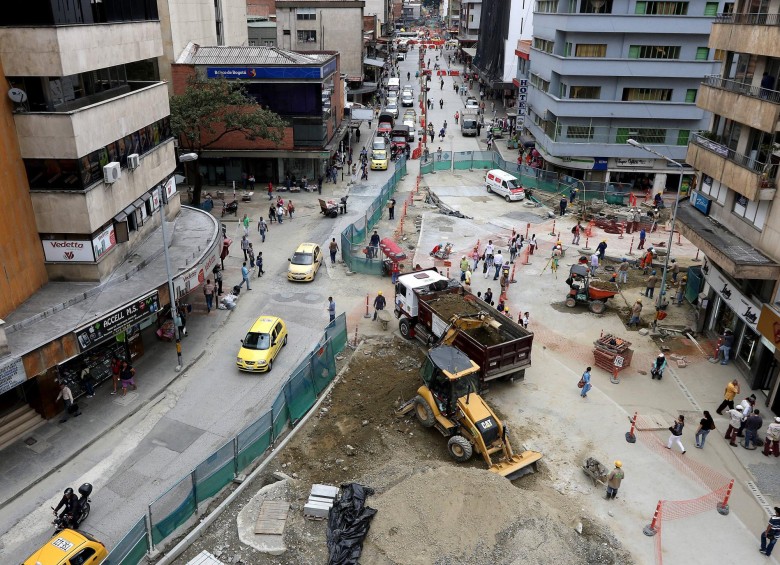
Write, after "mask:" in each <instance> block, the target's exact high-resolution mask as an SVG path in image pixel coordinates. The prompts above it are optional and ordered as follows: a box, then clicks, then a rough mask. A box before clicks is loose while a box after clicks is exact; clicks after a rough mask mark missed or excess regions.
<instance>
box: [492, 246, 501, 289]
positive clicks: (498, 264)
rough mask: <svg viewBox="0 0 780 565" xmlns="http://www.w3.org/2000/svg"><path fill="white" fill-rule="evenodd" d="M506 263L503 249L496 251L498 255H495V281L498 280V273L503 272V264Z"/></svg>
mask: <svg viewBox="0 0 780 565" xmlns="http://www.w3.org/2000/svg"><path fill="white" fill-rule="evenodd" d="M503 264H504V256H503V255H501V250H500V249H499V250H498V251H497V252H496V256H495V257H493V266H494V267H495V268H496V274H495V276H494V277H493V280H494V281H497V280H498V275H500V274H501V266H502V265H503Z"/></svg>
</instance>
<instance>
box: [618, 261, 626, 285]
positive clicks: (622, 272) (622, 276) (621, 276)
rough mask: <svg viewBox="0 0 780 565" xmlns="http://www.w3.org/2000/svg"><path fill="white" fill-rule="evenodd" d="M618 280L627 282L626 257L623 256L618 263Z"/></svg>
mask: <svg viewBox="0 0 780 565" xmlns="http://www.w3.org/2000/svg"><path fill="white" fill-rule="evenodd" d="M618 282H619V283H623V284H628V259H626V258H625V257H623V259H621V260H620V265H618Z"/></svg>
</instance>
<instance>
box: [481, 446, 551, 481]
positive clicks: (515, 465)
mask: <svg viewBox="0 0 780 565" xmlns="http://www.w3.org/2000/svg"><path fill="white" fill-rule="evenodd" d="M541 458H542V454H541V453H539V452H538V451H523V453H521V454H519V455H518V454H515V455H513V456H512V459H510V460H508V461H500V462H498V463H493V465H491V466H490V469H489V470H490V471H492V472H493V473H497V474H499V475H501V476H502V477H505V478H507V479H509V480H510V481H514V480H515V479H519V478H520V477H524V476H525V475H530V474H531V473H534V472H535V471H536V462H537V461H539V459H541Z"/></svg>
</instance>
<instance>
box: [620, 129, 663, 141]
mask: <svg viewBox="0 0 780 565" xmlns="http://www.w3.org/2000/svg"><path fill="white" fill-rule="evenodd" d="M629 135H631V137H633V138H634V139H636V140H637V141H638V142H639V143H654V144H659V143H666V130H665V129H662V128H638V129H636V130H633V131H631V132H630V133H629Z"/></svg>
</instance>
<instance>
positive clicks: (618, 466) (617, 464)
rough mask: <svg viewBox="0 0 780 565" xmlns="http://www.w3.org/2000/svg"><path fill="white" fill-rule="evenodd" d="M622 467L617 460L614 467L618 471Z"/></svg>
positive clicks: (620, 462)
mask: <svg viewBox="0 0 780 565" xmlns="http://www.w3.org/2000/svg"><path fill="white" fill-rule="evenodd" d="M622 466H623V462H622V461H620V460H618V461H615V467H617V468H618V469H620V468H621V467H622Z"/></svg>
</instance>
